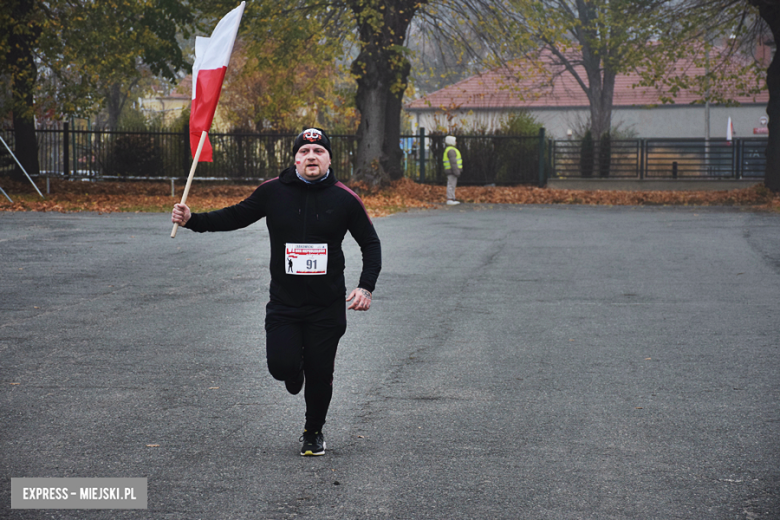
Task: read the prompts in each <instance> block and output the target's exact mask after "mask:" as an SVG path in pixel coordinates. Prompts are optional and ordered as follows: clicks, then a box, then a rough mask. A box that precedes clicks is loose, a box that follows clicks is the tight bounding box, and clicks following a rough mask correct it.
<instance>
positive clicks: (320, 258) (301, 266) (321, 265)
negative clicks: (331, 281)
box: [284, 244, 328, 275]
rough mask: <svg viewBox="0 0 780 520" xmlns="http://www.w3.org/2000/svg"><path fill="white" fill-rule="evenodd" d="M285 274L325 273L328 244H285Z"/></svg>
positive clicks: (326, 269)
mask: <svg viewBox="0 0 780 520" xmlns="http://www.w3.org/2000/svg"><path fill="white" fill-rule="evenodd" d="M284 262H285V272H286V273H287V274H300V275H306V274H327V272H328V244H285V246H284Z"/></svg>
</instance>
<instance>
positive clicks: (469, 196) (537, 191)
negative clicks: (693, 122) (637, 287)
mask: <svg viewBox="0 0 780 520" xmlns="http://www.w3.org/2000/svg"><path fill="white" fill-rule="evenodd" d="M39 184H41V185H43V186H44V187H42V186H39V189H40V190H41V192H44V195H45V197H46V198H45V199H41V198H40V196H38V194H37V193H36V192H35V191H34V189H33V187H32V185H30V183H29V182H27V183H22V182H12V181H11V180H10V179H0V187H2V188H3V189H4V190H5V192H6V193H8V195H9V196H10V197H11V199H13V201H14V202H13V203H11V202H8V200H7V199H6V198H5V197H0V211H58V212H62V213H70V212H80V211H93V212H97V213H115V212H163V213H167V212H169V211H170V210H171V208H172V207H173V204H174V203H175V202H178V201H179V200H181V196H182V193H183V190H184V186H183V183H180V185H178V186H177V187H176V191H175V194H176V196H175V197H172V196H171V185H170V183H166V182H80V181H62V180H52V181H51V185H50V186H51V193H50V194H45V184H44V183H43V182H39ZM350 187H351V188H352V189H353V190H355V191H356V192H357V193H359V194H360V196H361V198H362V199H363V202H364V204H365V206H366V209H367V210H368V212H369V214H370V215H371V216H372V217H382V216H386V215H390V214H392V213H397V212H402V211H408V210H410V209H432V208H437V207H441V206H442V205H443V203H444V200H445V187H444V186H432V185H429V184H418V183H416V182H414V181H411V180H409V179H402V180H399V181H396V182H394V183H393V184H392V185H391V186H390V187H388V188H385V189H382V190H369V189H367V188H366V187H365V185H361V184H359V183H355V184H352V185H351V186H350ZM255 188H256V186H255V185H251V186H250V185H224V184H219V185H216V184H205V183H195V184H193V186H192V188H191V189H190V193H189V195H188V200H187V202H188V205H189V206H190V207H191V208H192V210H193V211H210V210H213V209H219V208H223V207H225V206H229V205H232V204H236V203H237V202H240V201H241V200H243V199H245V198H246V197H248V196H249V195H251V193H252V192H253V191H254V190H255ZM457 196H458V199H459V200H461V201H463V202H467V203H480V204H586V205H602V206H603V205H607V206H643V205H656V206H737V207H749V208H752V209H757V210H768V211H774V212H780V194H773V193H772V192H771V191H769V190H767V189H766V188H765V187H763V186H761V185H757V186H753V187H750V188H744V189H737V190H728V191H603V190H592V191H585V190H558V189H550V188H536V187H532V186H492V187H486V186H461V187H458V189H457Z"/></svg>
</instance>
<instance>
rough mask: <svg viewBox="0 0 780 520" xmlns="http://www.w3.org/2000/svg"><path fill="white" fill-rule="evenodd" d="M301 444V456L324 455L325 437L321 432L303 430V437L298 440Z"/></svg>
mask: <svg viewBox="0 0 780 520" xmlns="http://www.w3.org/2000/svg"><path fill="white" fill-rule="evenodd" d="M298 441H299V442H303V446H301V456H303V457H306V456H311V455H325V437H324V436H323V435H322V432H311V433H310V432H308V431H307V430H303V435H301V438H300V439H298Z"/></svg>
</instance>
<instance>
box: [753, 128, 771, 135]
mask: <svg viewBox="0 0 780 520" xmlns="http://www.w3.org/2000/svg"><path fill="white" fill-rule="evenodd" d="M753 133H754V134H764V135H769V128H767V127H765V126H762V127H761V128H754V129H753Z"/></svg>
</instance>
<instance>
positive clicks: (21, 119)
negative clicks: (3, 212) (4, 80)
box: [8, 0, 40, 181]
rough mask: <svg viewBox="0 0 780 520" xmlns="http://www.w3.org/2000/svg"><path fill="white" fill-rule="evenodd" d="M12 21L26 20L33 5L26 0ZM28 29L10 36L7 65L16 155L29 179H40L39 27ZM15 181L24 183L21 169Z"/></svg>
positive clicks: (16, 10) (18, 7) (18, 6)
mask: <svg viewBox="0 0 780 520" xmlns="http://www.w3.org/2000/svg"><path fill="white" fill-rule="evenodd" d="M14 7H15V10H14V12H13V17H14V18H15V19H16V20H26V19H28V18H29V17H30V16H31V13H32V11H33V2H32V1H31V0H25V1H20V2H18V3H17V4H16V5H15V6H14ZM31 26H32V24H30V25H29V26H28V30H26V31H19V32H16V31H14V33H12V34H11V36H10V37H9V39H8V43H9V47H10V50H9V51H8V63H9V65H10V67H11V70H12V74H11V77H12V81H11V89H12V91H13V94H12V101H13V108H12V111H13V124H14V142H15V143H14V154H15V155H16V158H17V159H18V160H19V162H20V163H22V166H24V169H25V171H27V173H28V174H29V175H38V174H39V173H40V166H39V164H38V140H37V139H36V137H35V104H34V98H33V92H34V90H35V82H36V80H37V79H38V67H37V66H36V65H35V59H34V57H33V46H34V42H35V41H36V40H37V38H38V32H39V31H38V30H37V29H38V28H37V26H32V27H31ZM12 177H13V178H14V179H16V180H20V181H25V180H26V177H25V175H24V173H23V172H22V170H21V169H20V168H19V166H16V167H15V168H14V173H13V174H12Z"/></svg>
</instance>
